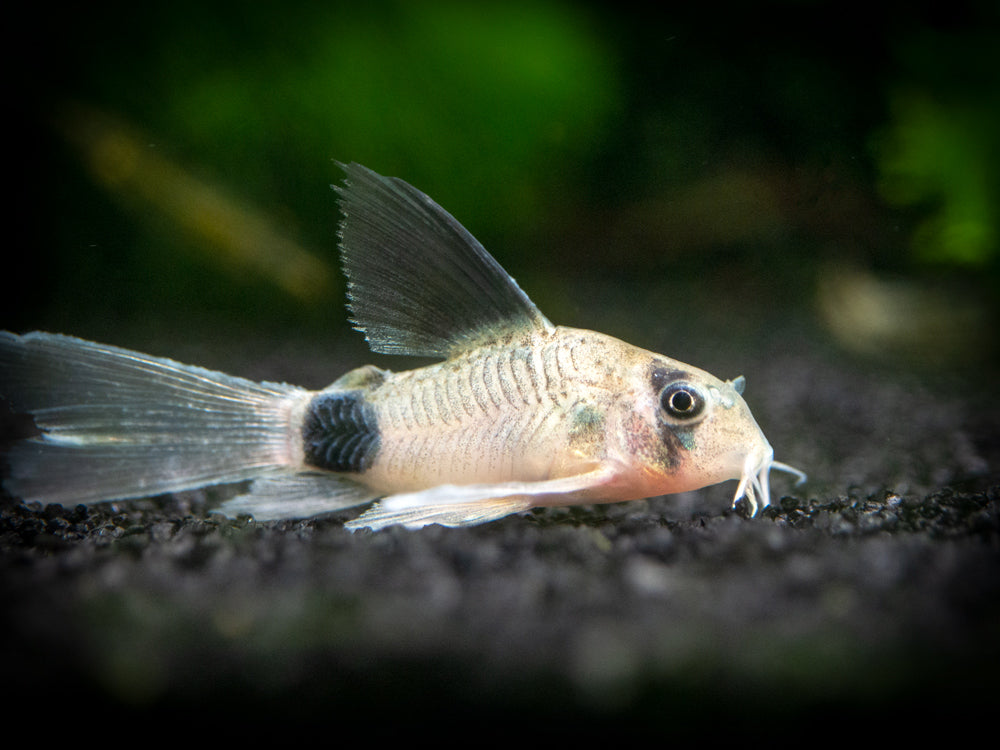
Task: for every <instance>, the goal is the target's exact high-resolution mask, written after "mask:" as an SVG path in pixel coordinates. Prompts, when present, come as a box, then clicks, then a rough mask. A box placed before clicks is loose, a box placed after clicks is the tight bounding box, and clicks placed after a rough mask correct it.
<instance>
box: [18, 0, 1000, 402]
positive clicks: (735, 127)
mask: <svg viewBox="0 0 1000 750" xmlns="http://www.w3.org/2000/svg"><path fill="white" fill-rule="evenodd" d="M28 13H29V16H28V20H27V21H26V22H25V23H23V25H21V26H20V27H19V28H20V29H21V31H20V32H19V33H22V32H23V33H24V34H25V36H26V41H27V45H26V46H25V48H24V51H23V52H21V53H20V54H19V56H18V64H17V66H16V67H15V68H13V70H16V74H15V75H12V76H11V78H10V79H9V80H11V82H12V84H13V97H12V106H11V107H10V109H9V111H8V118H9V121H8V125H9V127H10V128H11V132H12V134H13V137H12V138H10V139H9V140H8V148H9V151H10V153H11V156H12V157H13V160H14V162H15V163H16V164H18V165H19V166H20V167H21V168H22V169H21V171H20V173H19V174H17V177H16V179H15V180H14V182H13V185H12V197H11V198H10V201H11V203H12V204H13V208H14V211H13V216H12V218H13V221H14V225H15V226H16V227H17V228H18V229H19V231H18V232H17V233H16V235H15V236H16V237H17V240H16V241H15V242H13V243H11V244H10V245H9V246H8V251H7V252H8V257H9V259H10V260H9V265H8V267H9V268H11V269H14V268H16V271H13V270H12V272H11V273H10V275H9V276H8V277H7V285H6V286H7V288H8V290H7V293H6V294H5V295H4V306H5V309H3V311H2V314H3V318H2V325H3V327H5V328H9V329H14V330H26V329H32V328H44V329H48V330H55V331H61V332H67V333H74V334H78V335H82V336H86V337H89V338H94V339H99V340H113V341H114V343H119V344H123V345H131V346H135V347H137V348H140V349H143V350H146V351H148V350H150V349H151V348H152V347H154V346H155V345H158V344H159V345H161V346H168V347H169V350H168V351H163V350H162V349H161V350H160V351H158V352H157V353H166V354H174V355H176V356H182V355H195V354H197V355H199V356H201V355H202V352H200V351H198V350H196V349H194V348H193V347H194V343H195V340H196V339H200V341H201V342H202V343H203V344H205V345H207V346H208V348H209V353H208V356H209V358H210V361H208V362H205V364H209V365H212V364H216V365H219V366H223V365H227V364H231V362H228V361H227V359H229V360H232V359H240V357H237V356H236V355H235V354H234V355H231V356H229V357H227V356H224V355H223V354H222V352H225V351H227V346H228V347H229V349H234V348H238V347H236V345H237V344H238V343H240V342H245V341H246V340H247V338H250V337H252V338H254V339H256V340H263V341H267V342H269V343H268V344H265V345H262V347H261V348H262V350H263V351H261V352H260V353H259V356H261V357H263V356H264V355H265V352H266V351H268V350H273V349H274V347H276V346H280V342H282V341H286V340H288V338H289V337H297V338H298V339H301V340H306V341H309V342H311V343H310V345H315V346H328V347H330V348H336V347H338V346H341V345H343V346H346V347H348V350H349V351H351V352H352V353H356V354H357V356H362V357H363V356H365V353H364V351H363V348H364V347H363V342H361V341H360V337H358V336H356V335H353V334H351V332H350V329H349V327H348V325H347V323H346V322H345V315H344V311H343V283H342V279H341V277H340V274H339V270H338V268H337V250H336V242H337V237H336V232H337V222H338V218H339V217H338V212H337V208H336V201H335V195H334V193H333V192H332V191H331V189H330V187H329V186H330V185H331V183H334V182H337V181H338V180H340V179H341V177H340V173H339V170H338V168H337V166H336V162H337V161H358V162H361V163H363V164H365V165H367V166H369V167H371V168H373V169H375V170H376V171H379V172H381V173H383V174H389V175H395V176H400V177H403V178H404V179H406V180H407V181H409V182H410V183H412V184H413V185H415V186H417V187H418V188H420V189H421V190H423V191H424V192H426V193H428V194H429V195H431V196H432V197H433V198H434V199H435V200H437V202H438V203H440V204H441V205H443V206H444V207H445V208H446V209H448V210H449V211H450V212H451V213H452V214H453V215H454V216H455V217H456V218H458V219H459V221H461V222H462V223H463V224H465V225H466V226H467V227H468V228H469V229H470V231H472V232H473V234H475V235H476V236H477V237H478V238H479V239H480V240H481V241H482V242H483V243H484V244H485V245H486V247H487V248H488V249H490V250H491V251H492V252H493V253H494V254H495V255H496V256H497V257H498V258H499V259H500V261H501V263H502V264H503V265H505V266H506V267H507V268H508V269H509V270H510V271H511V272H512V273H513V274H514V275H515V276H516V277H517V278H518V280H519V281H520V282H521V284H522V286H523V287H524V288H525V289H526V290H527V291H528V293H529V294H530V295H531V296H532V297H533V298H534V299H535V301H536V302H537V304H538V305H539V306H540V307H541V309H542V310H543V311H544V312H545V313H546V314H547V315H548V316H549V317H550V318H551V319H553V320H554V321H555V322H557V323H563V324H570V325H583V326H590V327H595V328H599V329H602V330H605V331H607V332H610V333H613V334H617V335H619V336H622V337H624V338H627V339H629V340H633V341H636V343H640V344H645V345H649V346H652V345H656V346H658V347H659V348H661V349H662V348H663V344H664V342H667V343H668V347H669V349H670V350H669V351H668V353H670V354H673V355H675V356H678V357H679V358H681V359H683V358H684V356H683V355H685V354H686V353H687V351H686V347H690V346H691V344H690V343H687V344H686V343H685V342H690V339H692V338H694V337H695V336H696V335H697V336H708V337H712V336H713V335H717V334H721V333H722V332H724V331H733V330H734V328H735V329H736V330H737V331H738V330H739V327H740V326H744V327H745V328H747V329H748V331H750V329H752V330H753V331H755V332H760V331H765V330H766V329H767V327H768V325H769V324H770V323H771V322H772V321H774V320H782V321H785V322H787V321H788V320H789V319H795V320H798V321H801V322H802V324H803V325H808V326H811V327H813V329H814V331H815V335H816V336H823V337H828V339H829V341H830V342H831V344H832V345H833V346H836V347H840V348H842V349H843V351H844V353H845V356H847V355H850V356H856V355H861V356H863V357H877V358H879V359H882V360H885V361H889V362H890V363H891V364H892V365H893V366H901V367H905V368H910V367H924V366H930V367H932V368H939V367H942V366H945V367H953V366H956V367H964V368H968V369H969V371H973V372H974V371H977V370H978V368H981V367H982V365H983V364H984V363H985V362H992V359H993V355H994V354H995V341H994V338H995V336H994V335H993V330H994V326H995V324H996V318H997V307H998V306H997V298H998V295H997V290H998V286H1000V285H998V279H1000V234H998V232H1000V229H998V224H1000V219H998V216H1000V213H998V211H997V206H998V205H1000V188H998V170H997V167H996V165H997V164H998V163H1000V155H998V140H1000V136H998V133H1000V105H998V100H1000V94H998V92H1000V65H998V64H997V63H998V60H997V52H996V50H997V45H998V42H1000V35H998V29H1000V26H998V15H1000V14H998V11H997V6H996V4H995V3H992V2H987V1H986V0H958V1H957V2H952V3H948V4H946V5H945V4H939V3H930V2H917V3H907V4H905V6H904V5H902V4H895V3H890V4H873V5H870V6H869V5H866V6H864V7H863V8H862V7H851V6H845V5H844V4H842V3H834V2H823V1H818V0H817V1H814V2H795V1H792V0H787V1H782V0H769V1H767V2H763V3H753V4H731V5H723V6H721V7H719V6H716V5H714V4H710V5H702V6H698V7H695V4H689V3H688V4H676V6H675V5H674V4H668V5H653V6H648V7H646V8H645V9H644V10H642V11H638V10H635V11H632V10H622V9H618V8H616V7H615V6H612V5H610V4H604V3H595V2H578V3H569V2H553V1H549V0H539V1H536V2H520V1H516V2H503V3H500V2H482V3H462V2H423V3H407V2H372V3H356V2H326V3H316V2H302V1H297V0H291V1H290V2H281V3H275V2H261V3H236V2H226V1H225V0H223V1H217V2H209V3H204V2H186V1H183V0H182V1H180V2H171V3H162V2H152V3H142V4H134V3H128V4H126V3H115V2H112V3H99V4H96V5H88V6H86V7H81V8H61V9H60V10H59V11H58V13H49V12H48V11H45V10H37V9H36V10H34V11H28ZM616 293H618V296H617V297H616ZM640 313H644V314H643V315H642V316H641V317H640ZM737 338H738V337H737ZM184 341H191V342H192V343H191V344H190V346H191V347H192V348H191V351H187V350H186V348H185V344H184V343H183V342H184ZM167 342H175V343H172V344H167ZM213 342H214V343H217V344H218V346H217V347H216V346H213V345H212V343H213ZM218 347H221V349H220V348H218ZM355 349H356V352H355ZM213 352H215V354H213ZM352 356H353V354H352ZM213 357H214V358H215V360H216V361H212V359H213ZM243 358H245V359H248V360H249V359H253V357H251V356H249V355H248V354H244V356H243ZM249 374H256V373H249ZM268 374H271V373H270V372H268ZM722 374H724V375H729V373H728V372H727V373H722ZM333 375H334V373H330V378H329V379H332V377H333ZM317 377H319V374H318V373H317ZM306 384H307V385H316V386H318V385H322V384H323V381H322V378H320V380H318V381H316V382H311V383H306Z"/></svg>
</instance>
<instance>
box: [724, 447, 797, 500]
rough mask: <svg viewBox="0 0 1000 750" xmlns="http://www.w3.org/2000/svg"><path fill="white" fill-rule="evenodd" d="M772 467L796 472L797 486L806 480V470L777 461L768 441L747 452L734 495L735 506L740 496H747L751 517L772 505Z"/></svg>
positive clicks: (791, 472)
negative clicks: (770, 477)
mask: <svg viewBox="0 0 1000 750" xmlns="http://www.w3.org/2000/svg"><path fill="white" fill-rule="evenodd" d="M772 469H774V470H776V471H784V472H787V473H788V474H794V475H795V476H796V477H797V480H796V482H795V486H796V487H797V486H798V485H800V484H802V483H803V482H804V481H806V475H805V472H802V471H800V470H798V469H796V468H795V467H793V466H789V465H788V464H784V463H782V462H781V461H775V460H774V449H773V448H772V447H771V446H770V445H768V444H767V443H764V444H763V445H761V446H760V447H758V448H755V449H754V450H752V451H750V452H749V453H747V456H746V458H745V459H744V460H743V473H742V474H741V475H740V483H739V485H738V486H737V487H736V494H735V495H733V507H734V508H735V507H736V504H737V503H738V502H739V501H740V498H742V497H746V499H747V502H748V503H750V517H751V518H753V517H754V516H756V515H757V511H758V510H759V509H760V508H766V507H767V506H768V505H770V504H771V485H770V479H769V476H770V473H771V470H772Z"/></svg>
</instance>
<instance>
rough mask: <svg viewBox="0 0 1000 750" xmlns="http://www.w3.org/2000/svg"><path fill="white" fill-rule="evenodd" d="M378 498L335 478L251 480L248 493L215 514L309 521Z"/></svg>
mask: <svg viewBox="0 0 1000 750" xmlns="http://www.w3.org/2000/svg"><path fill="white" fill-rule="evenodd" d="M378 496H379V494H378V493H376V492H373V491H372V490H371V489H369V488H368V487H365V486H364V485H362V484H359V483H358V482H354V481H351V480H350V479H347V478H345V477H342V476H338V475H336V474H319V473H316V474H312V473H310V474H290V475H284V476H281V475H278V476H272V477H263V478H261V479H255V480H254V481H253V483H252V484H251V485H250V489H249V490H248V491H247V492H246V493H244V494H242V495H238V496H236V497H234V498H232V499H230V500H227V501H226V502H224V503H223V504H222V505H221V506H219V508H218V509H216V511H215V512H216V513H221V514H222V515H224V516H226V517H228V518H236V517H237V516H239V515H250V516H253V518H254V520H255V521H278V520H283V519H289V518H309V517H311V516H318V515H321V514H323V513H332V512H334V511H338V510H344V509H345V508H352V507H354V506H356V505H363V504H365V503H370V502H371V501H372V500H374V499H375V498H377V497H378Z"/></svg>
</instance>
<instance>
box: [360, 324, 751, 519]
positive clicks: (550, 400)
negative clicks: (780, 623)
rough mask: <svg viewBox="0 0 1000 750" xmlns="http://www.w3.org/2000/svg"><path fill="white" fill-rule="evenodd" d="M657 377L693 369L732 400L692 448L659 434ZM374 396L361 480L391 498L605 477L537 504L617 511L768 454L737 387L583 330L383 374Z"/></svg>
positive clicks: (727, 475)
mask: <svg viewBox="0 0 1000 750" xmlns="http://www.w3.org/2000/svg"><path fill="white" fill-rule="evenodd" d="M655 367H660V368H663V369H667V370H670V371H683V372H685V373H688V374H689V377H688V380H690V381H691V382H693V383H695V384H697V385H699V386H701V387H702V388H703V389H705V390H706V392H709V393H713V392H714V393H718V394H722V395H721V396H720V398H722V400H724V401H726V402H727V403H728V404H729V406H728V407H726V406H724V405H723V404H722V403H721V402H720V403H715V404H711V405H710V407H711V408H710V409H709V410H708V413H707V414H706V415H705V417H704V418H703V419H702V420H699V423H700V424H699V427H698V434H697V437H696V438H695V439H694V443H693V444H692V445H691V446H690V447H687V448H685V447H683V446H680V445H678V444H676V443H675V444H673V445H669V444H665V443H664V442H663V440H662V439H661V437H660V432H661V427H662V425H661V420H662V419H663V417H662V415H661V414H660V411H661V409H660V404H659V401H658V397H659V393H657V392H654V391H653V390H652V389H651V387H650V385H649V373H650V372H651V370H652V369H653V368H655ZM366 400H367V401H368V403H369V404H371V406H372V407H373V408H374V409H375V413H376V415H377V420H378V426H379V433H380V438H381V445H380V448H379V451H378V454H377V456H376V458H375V460H374V461H373V462H372V465H371V466H370V468H368V470H367V471H365V472H364V473H363V474H361V475H359V476H358V477H357V479H358V480H359V481H361V482H363V483H364V484H365V485H367V486H369V487H371V488H373V489H375V490H378V491H379V492H383V493H385V494H395V493H400V492H413V491H417V490H423V489H427V488H430V487H434V486H437V485H441V484H445V483H447V484H453V485H461V484H474V483H500V482H508V481H522V482H536V481H542V480H548V479H557V478H562V477H573V476H580V475H585V474H588V473H591V472H601V476H600V480H599V482H597V483H595V484H594V485H593V486H590V487H587V488H585V489H581V490H575V491H573V492H569V493H564V494H546V495H542V496H536V497H533V498H532V504H533V505H542V504H545V505H550V504H564V503H565V504H569V503H574V502H580V501H584V500H585V501H588V502H614V501H620V500H628V499H635V498H642V497H649V496H653V495H658V494H665V493H671V492H682V491H685V490H689V489H696V488H698V487H703V486H705V485H707V484H714V483H716V482H719V481H724V480H726V479H735V478H739V477H740V475H741V471H742V468H743V461H744V458H745V456H746V454H747V452H748V451H749V450H753V449H755V448H758V447H759V446H761V445H764V446H766V445H767V442H766V440H765V439H764V436H763V434H762V433H761V432H760V429H759V428H758V427H757V424H756V422H755V421H754V420H753V417H752V416H751V415H750V413H749V409H747V407H746V404H745V402H743V399H742V397H741V396H740V395H739V394H738V393H736V392H735V391H734V390H733V388H732V386H731V385H730V384H728V383H724V382H723V381H720V380H719V379H717V378H715V377H714V376H712V375H710V374H708V373H706V372H704V371H701V370H698V369H697V368H693V367H690V366H689V365H685V364H683V363H680V362H677V361H675V360H672V359H669V358H667V357H663V356H661V355H657V354H654V353H653V352H649V351H646V350H644V349H641V348H639V347H635V346H632V345H630V344H627V343H625V342H623V341H620V340H618V339H615V338H613V337H611V336H607V335H604V334H600V333H596V332H593V331H587V330H581V329H575V328H566V327H558V328H554V329H552V330H535V331H529V332H526V333H525V334H523V335H521V336H519V337H507V338H506V339H503V340H498V341H496V342H494V343H491V344H488V345H485V346H482V347H478V348H476V349H473V350H471V351H469V352H467V353H464V354H461V355H458V356H456V357H453V358H450V359H448V360H446V361H444V362H441V363H439V364H435V365H431V366H428V367H423V368H419V369H416V370H409V371H405V372H400V373H385V378H384V380H382V381H381V382H380V383H379V384H378V385H377V386H376V387H374V388H372V389H371V391H370V392H368V393H367V394H366ZM769 449H770V447H769V446H767V450H769Z"/></svg>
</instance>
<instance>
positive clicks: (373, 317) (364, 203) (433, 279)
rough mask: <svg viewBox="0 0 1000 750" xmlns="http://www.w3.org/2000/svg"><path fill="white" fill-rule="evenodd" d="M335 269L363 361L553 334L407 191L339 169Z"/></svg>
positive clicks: (362, 170) (462, 237)
mask: <svg viewBox="0 0 1000 750" xmlns="http://www.w3.org/2000/svg"><path fill="white" fill-rule="evenodd" d="M340 167H341V168H342V169H343V170H344V172H345V173H346V174H347V180H346V181H345V183H344V185H343V186H335V189H336V190H337V192H338V193H339V194H340V207H341V211H342V212H343V214H344V218H343V220H342V222H341V225H340V237H341V261H342V263H343V266H344V273H345V274H346V275H347V281H348V305H349V308H350V311H351V315H352V322H353V323H354V326H355V328H356V329H357V330H359V331H361V332H362V333H364V334H365V337H366V338H367V340H368V343H369V346H370V347H371V349H372V351H375V352H381V353H385V354H414V355H420V356H428V357H448V356H452V355H454V354H457V353H459V352H462V351H466V350H468V349H471V348H473V347H475V346H477V345H479V344H483V343H486V342H488V341H491V340H494V339H496V338H499V337H500V336H503V335H504V334H507V333H511V332H517V331H525V330H530V329H533V328H534V329H544V330H549V329H552V327H553V326H552V324H551V323H550V322H549V321H548V319H547V318H546V317H545V316H544V315H542V313H541V312H540V311H539V310H538V308H537V307H535V305H534V303H533V302H532V301H531V300H530V299H528V296H527V295H526V294H525V293H524V292H523V291H521V288H520V287H519V286H518V285H517V282H515V281H514V279H512V278H511V277H510V275H509V274H508V273H507V272H506V271H504V269H503V268H502V267H501V266H500V264H499V263H497V262H496V260H495V259H494V258H493V256H492V255H490V254H489V253H488V252H486V249H485V248H484V247H483V246H482V245H481V244H479V242H478V241H477V240H476V238H475V237H473V236H472V235H471V234H469V232H468V231H466V229H465V228H464V227H463V226H462V225H461V224H459V223H458V222H457V221H455V219H454V218H452V216H451V215H450V214H449V213H448V212H447V211H445V210H444V209H443V208H441V207H440V206H439V205H437V204H436V203H435V202H434V201H432V200H431V199H430V198H428V197H427V196H426V195H424V194H423V193H421V192H420V191H419V190H417V189H416V188H414V187H412V186H411V185H409V184H407V183H406V182H403V181H402V180H400V179H398V178H394V177H382V176H381V175H378V174H376V173H375V172H372V171H371V170H370V169H368V168H367V167H363V166H361V165H360V164H348V165H344V164H341V165H340Z"/></svg>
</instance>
